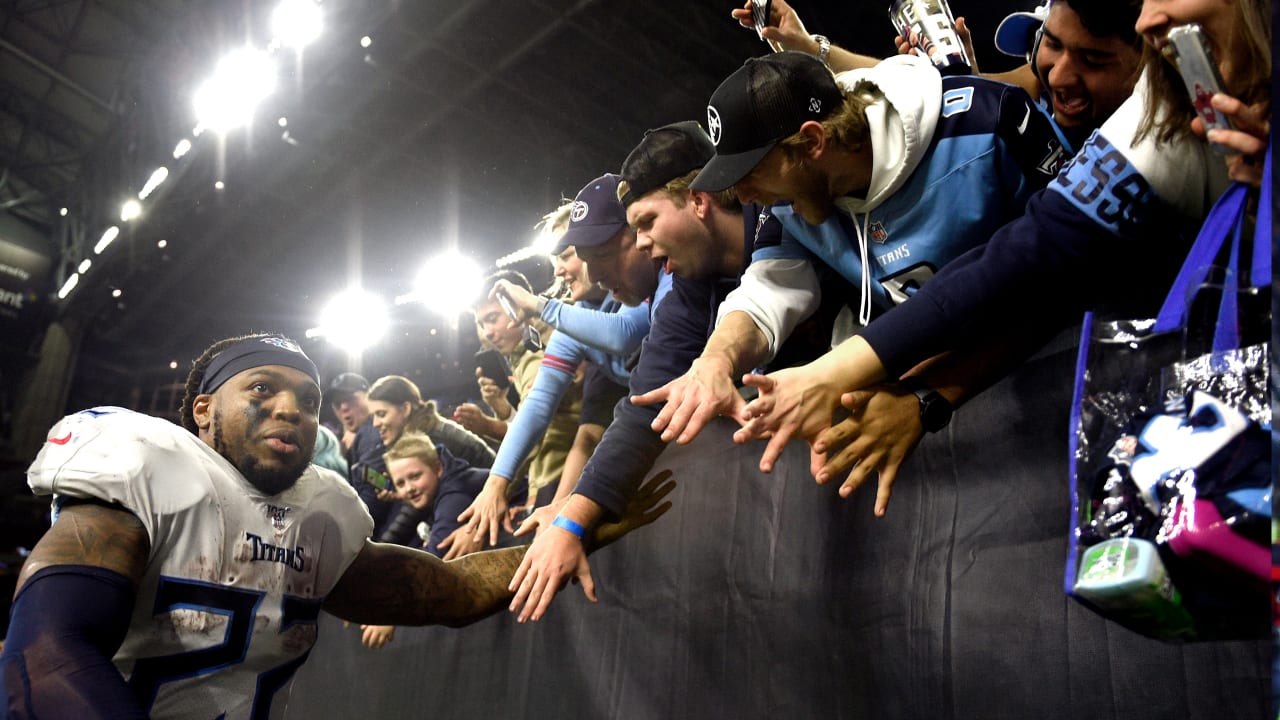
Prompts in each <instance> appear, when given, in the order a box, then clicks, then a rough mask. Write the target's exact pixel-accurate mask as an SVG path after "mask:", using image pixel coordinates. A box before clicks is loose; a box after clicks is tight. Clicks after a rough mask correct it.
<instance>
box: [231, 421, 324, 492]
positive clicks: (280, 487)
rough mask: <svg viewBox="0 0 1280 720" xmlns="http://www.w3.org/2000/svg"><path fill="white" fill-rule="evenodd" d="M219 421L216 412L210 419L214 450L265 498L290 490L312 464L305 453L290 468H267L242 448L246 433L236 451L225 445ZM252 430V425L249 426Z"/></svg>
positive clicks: (281, 464)
mask: <svg viewBox="0 0 1280 720" xmlns="http://www.w3.org/2000/svg"><path fill="white" fill-rule="evenodd" d="M222 427H223V423H222V417H221V413H220V412H215V413H214V416H213V428H212V429H213V449H214V450H215V451H216V452H217V453H218V454H219V455H221V456H222V457H224V458H226V459H227V461H228V462H230V463H231V464H232V465H235V466H236V469H237V470H239V471H240V474H241V475H243V476H244V479H245V480H248V481H249V484H250V485H253V486H254V487H255V488H257V489H259V490H261V491H262V492H263V493H264V494H267V495H279V494H280V493H282V492H284V491H285V490H288V489H289V488H291V487H293V484H294V483H296V482H297V481H298V478H300V477H302V473H303V472H304V471H306V469H307V466H308V465H310V464H311V455H310V454H309V453H307V452H300V453H298V460H297V461H295V462H292V463H289V464H285V463H283V462H281V463H280V464H277V465H274V466H273V465H269V464H265V463H263V462H262V460H261V459H259V458H258V457H257V456H255V455H253V454H252V453H250V452H249V451H248V449H247V448H246V447H245V446H246V445H247V443H248V433H245V439H244V440H242V441H241V443H240V445H239V447H238V448H234V449H233V448H232V447H231V446H230V445H228V444H227V442H226V439H225V438H224V436H223V433H222ZM250 427H252V424H251V425H250Z"/></svg>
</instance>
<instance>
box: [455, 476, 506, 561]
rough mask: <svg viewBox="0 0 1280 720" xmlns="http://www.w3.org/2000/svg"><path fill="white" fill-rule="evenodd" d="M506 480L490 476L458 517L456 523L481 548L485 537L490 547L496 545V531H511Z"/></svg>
mask: <svg viewBox="0 0 1280 720" xmlns="http://www.w3.org/2000/svg"><path fill="white" fill-rule="evenodd" d="M507 485H508V483H507V480H506V478H503V477H499V476H497V475H490V476H489V479H488V480H485V483H484V489H483V490H481V491H480V494H479V495H476V499H475V500H472V501H471V505H469V506H468V507H467V509H466V510H463V511H462V513H461V514H460V515H458V522H459V523H462V526H463V527H466V528H468V529H469V531H470V532H471V535H472V538H473V539H474V540H475V541H476V542H479V543H480V544H481V545H482V546H483V545H484V540H485V538H486V537H488V539H489V544H490V545H497V544H498V530H499V529H500V528H501V527H504V526H505V527H506V528H507V531H508V532H510V531H511V519H510V518H508V517H507Z"/></svg>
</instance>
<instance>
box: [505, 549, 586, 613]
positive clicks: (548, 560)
mask: <svg viewBox="0 0 1280 720" xmlns="http://www.w3.org/2000/svg"><path fill="white" fill-rule="evenodd" d="M570 578H572V579H574V580H575V581H578V582H581V583H582V592H583V594H584V595H586V596H587V599H588V600H590V601H591V602H597V598H596V584H595V581H594V580H593V579H592V578H591V564H590V563H588V562H587V553H586V550H585V549H584V548H583V546H582V541H581V540H579V539H578V538H577V536H575V535H574V534H573V533H571V532H569V531H567V530H564V529H562V528H558V527H549V528H547V531H546V532H541V533H538V535H537V537H535V538H534V540H533V545H531V546H530V547H529V550H528V552H526V553H525V555H524V559H523V560H521V561H520V568H519V569H517V570H516V574H515V576H514V577H512V578H511V584H510V585H508V586H507V589H508V590H510V591H512V592H514V593H515V597H514V598H512V600H511V605H510V606H509V607H508V609H509V610H510V611H511V612H513V613H517V617H516V621H517V622H525V621H527V620H535V621H536V620H541V619H542V617H543V615H545V614H546V612H547V607H548V606H550V605H551V601H552V600H553V599H554V598H555V596H556V593H558V592H560V589H561V588H563V587H564V586H565V583H567V582H568V581H569V579H570Z"/></svg>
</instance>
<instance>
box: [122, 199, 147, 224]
mask: <svg viewBox="0 0 1280 720" xmlns="http://www.w3.org/2000/svg"><path fill="white" fill-rule="evenodd" d="M141 214H142V203H140V202H138V201H137V200H125V201H124V204H123V205H121V206H120V219H121V220H123V221H125V222H129V221H130V220H132V219H134V218H136V217H138V216H139V215H141Z"/></svg>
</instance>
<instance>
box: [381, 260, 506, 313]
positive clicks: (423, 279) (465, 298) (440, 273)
mask: <svg viewBox="0 0 1280 720" xmlns="http://www.w3.org/2000/svg"><path fill="white" fill-rule="evenodd" d="M483 281H484V277H483V275H481V272H480V266H479V265H477V264H476V263H475V261H474V260H472V259H471V258H469V257H467V256H465V255H463V254H462V253H459V252H458V251H456V250H447V251H445V252H443V253H441V254H440V255H437V256H436V257H434V258H432V259H431V260H429V261H427V264H426V265H424V266H423V267H422V269H421V270H420V271H418V277H417V278H415V279H414V281H413V290H412V291H411V292H410V293H409V294H408V295H405V296H402V297H400V298H397V299H396V302H409V301H411V300H416V301H418V302H420V303H422V304H423V305H424V306H425V307H426V308H427V309H428V310H430V311H432V312H434V313H439V314H440V315H443V316H444V317H446V318H450V319H452V318H456V317H457V316H458V313H460V312H462V311H464V310H467V309H469V308H470V307H471V304H472V303H473V302H475V301H476V296H477V295H478V294H479V292H480V285H481V283H482V282H483Z"/></svg>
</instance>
